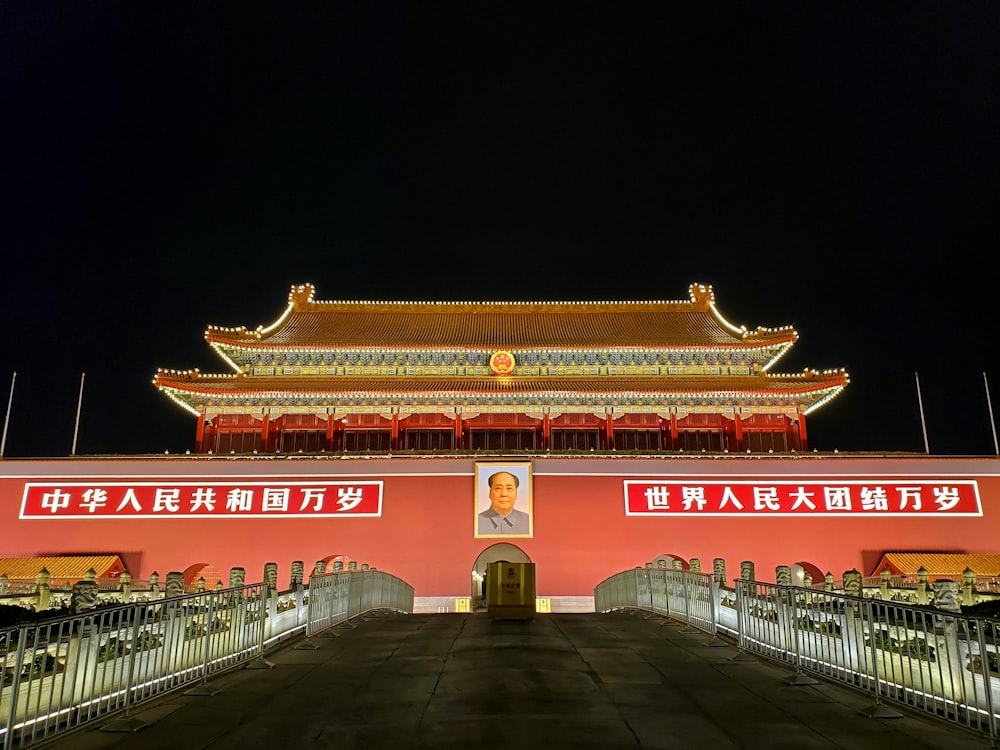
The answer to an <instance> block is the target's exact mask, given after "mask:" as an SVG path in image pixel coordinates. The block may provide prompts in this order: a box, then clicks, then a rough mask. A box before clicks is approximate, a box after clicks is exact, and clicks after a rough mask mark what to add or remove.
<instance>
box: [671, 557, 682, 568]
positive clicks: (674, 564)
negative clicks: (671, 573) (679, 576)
mask: <svg viewBox="0 0 1000 750" xmlns="http://www.w3.org/2000/svg"><path fill="white" fill-rule="evenodd" d="M670 567H671V568H673V569H674V570H684V563H682V562H681V561H680V560H677V559H674V560H672V561H671V562H670Z"/></svg>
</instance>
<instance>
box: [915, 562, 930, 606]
mask: <svg viewBox="0 0 1000 750" xmlns="http://www.w3.org/2000/svg"><path fill="white" fill-rule="evenodd" d="M928 578H930V573H928V572H927V568H925V567H924V566H923V565H921V566H920V568H919V569H918V570H917V604H930V596H928V589H929V587H930V584H929V583H928V582H927V581H928Z"/></svg>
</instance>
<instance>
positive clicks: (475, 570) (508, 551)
mask: <svg viewBox="0 0 1000 750" xmlns="http://www.w3.org/2000/svg"><path fill="white" fill-rule="evenodd" d="M501 561H502V562H516V563H521V562H524V563H529V562H531V558H530V557H528V556H527V555H526V554H525V553H524V550H522V549H521V548H520V547H518V546H516V545H513V544H508V543H507V542H499V543H497V544H491V545H490V546H489V547H487V548H486V549H484V550H483V551H482V552H480V553H479V557H477V558H476V561H475V563H473V565H472V608H473V609H479V608H480V607H483V606H485V601H486V588H485V578H486V566H487V565H489V564H490V563H492V562H501Z"/></svg>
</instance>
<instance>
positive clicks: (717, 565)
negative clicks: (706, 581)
mask: <svg viewBox="0 0 1000 750" xmlns="http://www.w3.org/2000/svg"><path fill="white" fill-rule="evenodd" d="M712 571H713V572H714V573H715V580H716V581H718V582H719V584H720V585H722V586H725V585H726V560H725V558H722V557H717V558H715V559H714V560H712Z"/></svg>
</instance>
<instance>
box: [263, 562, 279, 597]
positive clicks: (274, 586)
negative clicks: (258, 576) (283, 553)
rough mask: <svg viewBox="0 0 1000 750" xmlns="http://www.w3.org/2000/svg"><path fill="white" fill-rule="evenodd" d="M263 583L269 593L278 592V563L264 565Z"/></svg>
mask: <svg viewBox="0 0 1000 750" xmlns="http://www.w3.org/2000/svg"><path fill="white" fill-rule="evenodd" d="M264 583H265V584H267V587H268V588H269V589H270V590H271V593H276V592H277V591H278V563H273V562H269V563H264Z"/></svg>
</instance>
